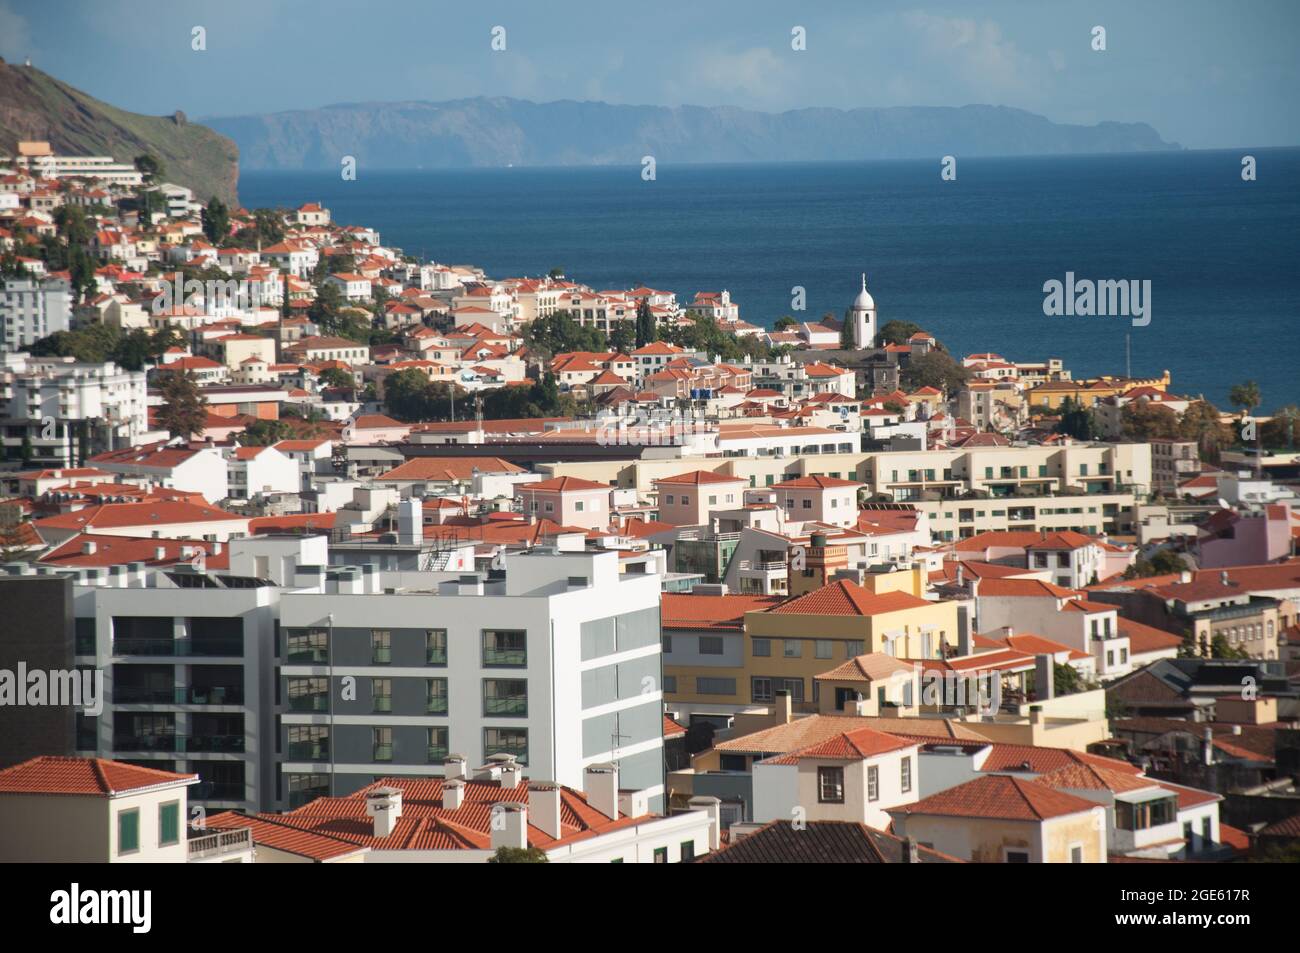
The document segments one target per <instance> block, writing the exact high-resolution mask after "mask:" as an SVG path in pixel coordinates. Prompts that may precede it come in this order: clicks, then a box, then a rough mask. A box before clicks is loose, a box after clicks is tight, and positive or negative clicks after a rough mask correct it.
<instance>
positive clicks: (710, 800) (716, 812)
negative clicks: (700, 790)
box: [688, 794, 722, 850]
mask: <svg viewBox="0 0 1300 953" xmlns="http://www.w3.org/2000/svg"><path fill="white" fill-rule="evenodd" d="M688 803H689V805H690V808H691V810H692V811H703V812H704V813H705V814H707V815H709V850H717V849H718V848H719V847H721V846H722V801H720V800H719V799H718V798H716V797H713V796H711V795H706V794H701V795H699V796H697V797H693V798H691V799H690V801H689V802H688Z"/></svg>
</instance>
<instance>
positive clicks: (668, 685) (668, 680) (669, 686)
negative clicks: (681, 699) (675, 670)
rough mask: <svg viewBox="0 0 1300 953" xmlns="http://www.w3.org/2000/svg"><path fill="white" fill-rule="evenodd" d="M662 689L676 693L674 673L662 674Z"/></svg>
mask: <svg viewBox="0 0 1300 953" xmlns="http://www.w3.org/2000/svg"><path fill="white" fill-rule="evenodd" d="M664 691H665V692H668V693H669V694H674V693H676V691H677V676H676V675H665V676H664Z"/></svg>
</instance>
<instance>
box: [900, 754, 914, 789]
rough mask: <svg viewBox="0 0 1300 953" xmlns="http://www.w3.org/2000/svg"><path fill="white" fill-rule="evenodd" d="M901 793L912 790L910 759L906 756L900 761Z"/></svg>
mask: <svg viewBox="0 0 1300 953" xmlns="http://www.w3.org/2000/svg"><path fill="white" fill-rule="evenodd" d="M900 780H901V782H902V787H903V793H904V794H906V793H907V792H908V791H910V790H912V759H911V757H910V756H909V757H906V758H904V759H903V761H902V768H901V778H900Z"/></svg>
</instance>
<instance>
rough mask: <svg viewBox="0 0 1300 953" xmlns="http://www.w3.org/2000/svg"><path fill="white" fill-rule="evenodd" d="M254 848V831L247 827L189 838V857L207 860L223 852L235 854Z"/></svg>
mask: <svg viewBox="0 0 1300 953" xmlns="http://www.w3.org/2000/svg"><path fill="white" fill-rule="evenodd" d="M252 849H253V832H252V830H251V829H249V828H247V827H240V828H237V829H236V830H230V831H217V832H216V833H215V834H205V835H203V836H202V837H191V838H190V840H189V859H190V860H192V861H193V860H207V859H209V858H211V857H220V856H221V855H223V854H235V853H240V852H242V851H246V850H252Z"/></svg>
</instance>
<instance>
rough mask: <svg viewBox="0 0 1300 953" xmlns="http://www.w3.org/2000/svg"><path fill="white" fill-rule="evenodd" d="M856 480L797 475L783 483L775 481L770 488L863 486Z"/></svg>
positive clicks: (825, 488) (821, 488) (797, 488)
mask: <svg viewBox="0 0 1300 953" xmlns="http://www.w3.org/2000/svg"><path fill="white" fill-rule="evenodd" d="M865 485H866V484H863V483H859V482H857V481H856V480H841V479H839V478H838V477H829V476H804V477H797V478H795V479H793V480H786V481H784V482H783V483H777V484H775V485H774V486H772V487H771V488H772V489H773V490H830V489H836V488H839V487H847V486H865Z"/></svg>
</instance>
